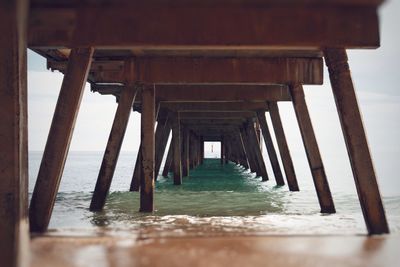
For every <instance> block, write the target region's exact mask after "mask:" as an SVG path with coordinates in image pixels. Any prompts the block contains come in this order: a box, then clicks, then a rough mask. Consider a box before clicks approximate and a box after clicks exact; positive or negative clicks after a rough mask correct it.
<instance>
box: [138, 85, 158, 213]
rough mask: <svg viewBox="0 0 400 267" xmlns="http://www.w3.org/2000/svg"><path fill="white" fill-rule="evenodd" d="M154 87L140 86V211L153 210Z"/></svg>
mask: <svg viewBox="0 0 400 267" xmlns="http://www.w3.org/2000/svg"><path fill="white" fill-rule="evenodd" d="M154 96H155V89H154V86H144V87H143V88H142V119H141V142H142V149H141V152H142V157H141V160H142V163H141V167H142V175H141V179H140V209H139V210H140V211H141V212H152V211H154V187H155V186H154V181H155V179H154V165H155V164H154V160H155V138H154V124H155V116H156V109H155V99H154Z"/></svg>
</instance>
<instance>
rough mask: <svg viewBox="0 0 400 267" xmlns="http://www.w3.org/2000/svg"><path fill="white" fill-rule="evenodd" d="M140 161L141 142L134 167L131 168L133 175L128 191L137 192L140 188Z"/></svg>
mask: <svg viewBox="0 0 400 267" xmlns="http://www.w3.org/2000/svg"><path fill="white" fill-rule="evenodd" d="M141 162H142V142H140V145H139V149H138V153H137V156H136V162H135V168H134V169H133V175H132V180H131V185H130V187H129V191H131V192H139V189H140V177H141V175H142V168H141V165H140V163H141Z"/></svg>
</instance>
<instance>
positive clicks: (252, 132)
mask: <svg viewBox="0 0 400 267" xmlns="http://www.w3.org/2000/svg"><path fill="white" fill-rule="evenodd" d="M246 131H247V135H248V139H249V141H250V145H251V149H253V151H254V156H255V161H256V164H258V168H259V171H260V176H261V178H262V181H268V180H269V178H268V174H267V168H266V166H265V162H264V159H263V156H262V154H261V149H260V143H259V142H258V137H257V133H256V129H255V128H254V123H253V122H252V121H249V122H247V127H246Z"/></svg>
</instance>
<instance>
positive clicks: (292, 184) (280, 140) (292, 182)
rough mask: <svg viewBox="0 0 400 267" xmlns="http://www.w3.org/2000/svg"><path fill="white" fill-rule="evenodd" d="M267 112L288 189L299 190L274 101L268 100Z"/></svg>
mask: <svg viewBox="0 0 400 267" xmlns="http://www.w3.org/2000/svg"><path fill="white" fill-rule="evenodd" d="M269 114H270V116H271V121H272V125H273V128H274V132H275V138H276V142H277V144H278V148H279V152H280V155H281V160H282V164H283V169H284V170H285V174H286V181H287V183H288V186H289V190H290V191H299V185H298V183H297V178H296V173H295V171H294V166H293V161H292V157H291V156H290V151H289V147H288V145H287V142H286V136H285V131H284V130H283V126H282V121H281V116H280V114H279V108H278V104H277V103H276V102H269Z"/></svg>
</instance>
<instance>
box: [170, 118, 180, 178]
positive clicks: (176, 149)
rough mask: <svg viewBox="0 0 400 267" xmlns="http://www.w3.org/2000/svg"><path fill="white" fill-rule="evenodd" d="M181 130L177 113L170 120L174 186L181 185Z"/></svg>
mask: <svg viewBox="0 0 400 267" xmlns="http://www.w3.org/2000/svg"><path fill="white" fill-rule="evenodd" d="M180 132H181V130H180V119H179V113H175V114H174V116H173V118H172V146H173V161H172V164H173V170H174V185H181V184H182V165H181V136H180V135H181V133H180Z"/></svg>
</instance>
